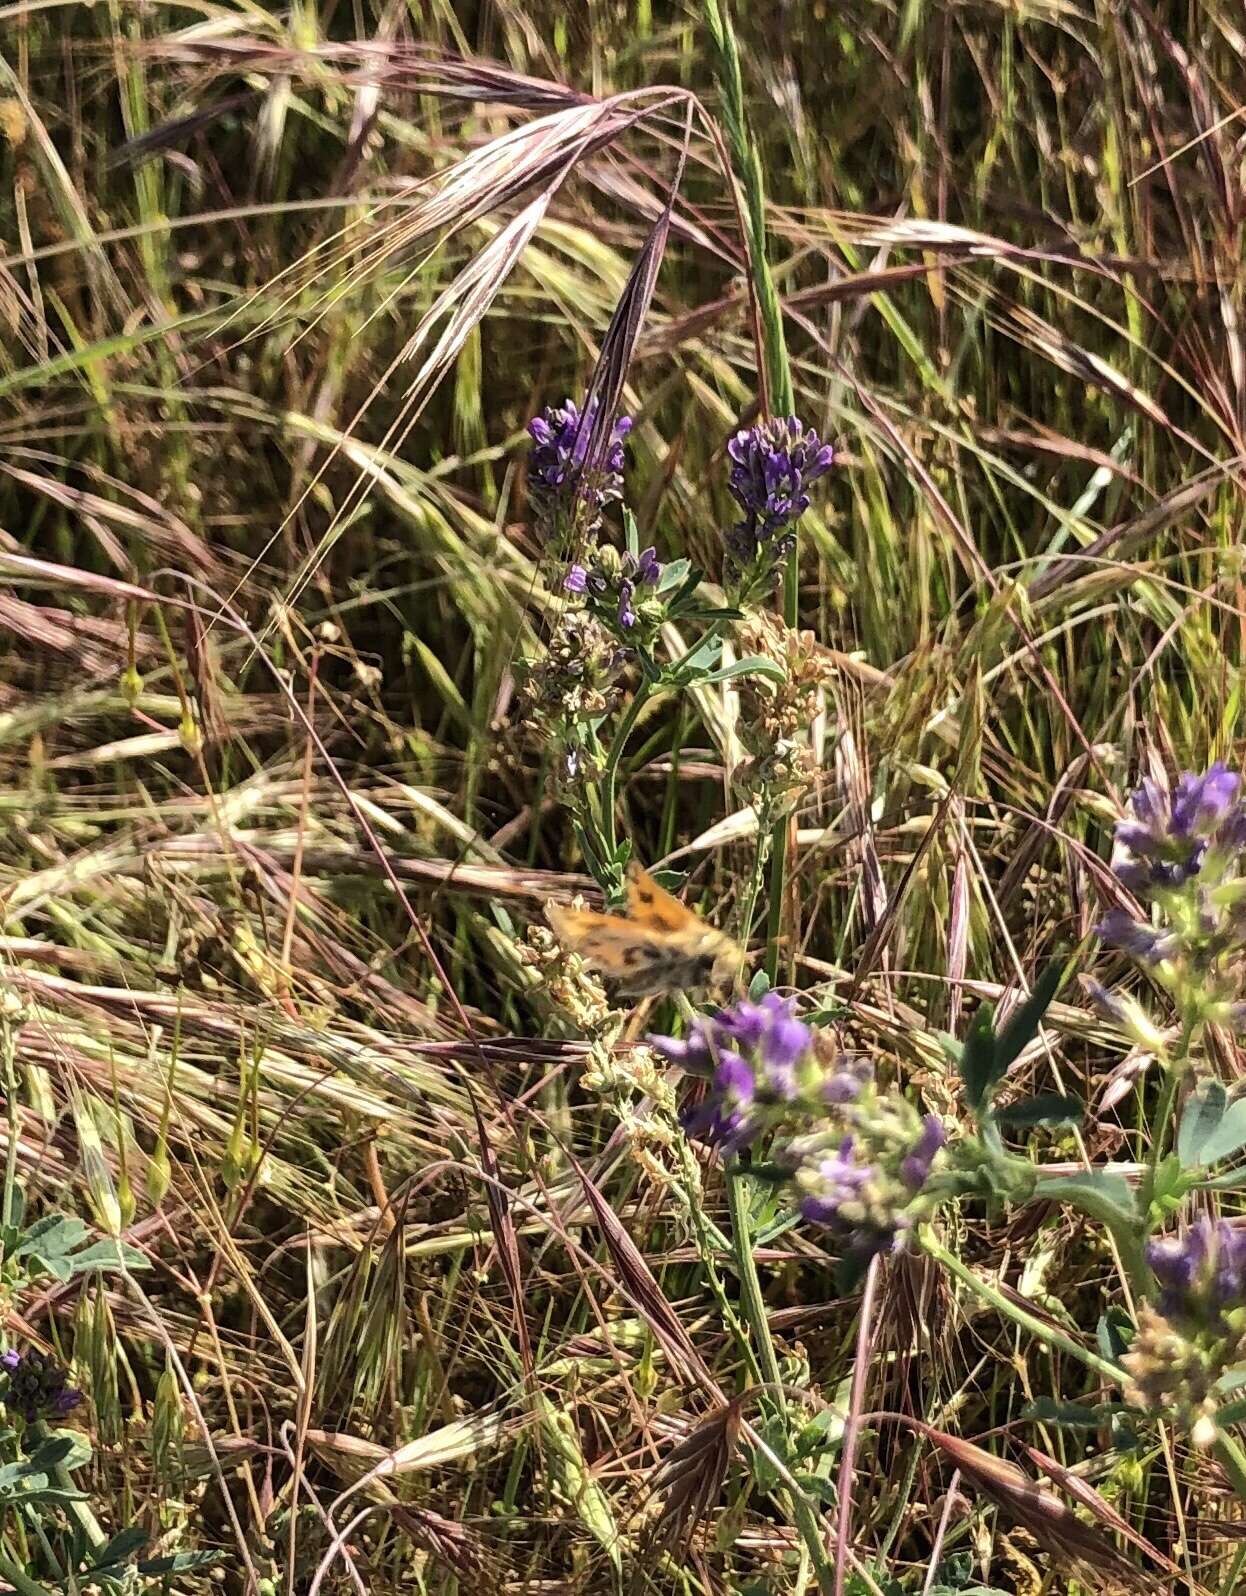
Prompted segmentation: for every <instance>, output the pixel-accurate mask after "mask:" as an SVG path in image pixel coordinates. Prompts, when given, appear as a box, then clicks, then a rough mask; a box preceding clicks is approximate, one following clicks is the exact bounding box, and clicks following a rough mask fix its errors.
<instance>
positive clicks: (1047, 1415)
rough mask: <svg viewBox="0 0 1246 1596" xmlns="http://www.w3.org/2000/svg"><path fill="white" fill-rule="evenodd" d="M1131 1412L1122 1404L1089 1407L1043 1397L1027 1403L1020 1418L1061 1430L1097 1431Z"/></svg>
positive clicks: (1105, 1403) (1098, 1404) (1100, 1403)
mask: <svg viewBox="0 0 1246 1596" xmlns="http://www.w3.org/2000/svg"><path fill="white" fill-rule="evenodd" d="M1133 1411H1134V1410H1133V1409H1132V1408H1130V1407H1129V1406H1127V1404H1125V1403H1124V1402H1099V1403H1096V1404H1095V1405H1094V1406H1093V1407H1091V1406H1088V1405H1087V1404H1086V1403H1083V1402H1058V1401H1057V1400H1056V1399H1055V1397H1046V1396H1045V1397H1037V1398H1036V1399H1035V1400H1034V1401H1033V1402H1031V1403H1029V1404H1028V1405H1027V1406H1026V1407H1025V1408H1024V1409H1023V1410H1022V1413H1021V1417H1022V1418H1023V1419H1032V1420H1034V1421H1035V1422H1036V1423H1038V1424H1050V1425H1054V1426H1056V1427H1058V1428H1060V1429H1063V1430H1098V1429H1101V1428H1102V1427H1103V1426H1104V1425H1105V1424H1107V1423H1109V1422H1110V1421H1111V1420H1112V1419H1114V1418H1116V1417H1117V1416H1118V1414H1121V1413H1132V1412H1133Z"/></svg>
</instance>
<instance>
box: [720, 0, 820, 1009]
mask: <svg viewBox="0 0 1246 1596" xmlns="http://www.w3.org/2000/svg"><path fill="white" fill-rule="evenodd" d="M704 8H705V20H706V24H707V26H708V28H709V31H710V37H711V38H712V39H713V41H714V50H715V72H716V75H717V78H718V89H719V93H720V95H721V96H722V111H723V121H724V122H725V123H726V127H727V138H728V140H729V142H730V145H731V155H732V159H733V161H734V163H735V168H736V173H737V175H738V177H739V179H740V182H741V185H742V186H743V189H744V200H745V205H746V207H747V214H748V240H747V242H748V256H749V261H748V265H749V273H750V275H751V277H752V281H753V287H754V291H755V293H756V296H757V303H758V307H759V311H760V317H761V327H762V332H763V349H762V355H763V359H764V372H763V373H762V375H763V376H764V379H765V388H764V390H763V394H762V408H763V410H767V411H770V412H771V413H772V414H775V415H783V416H786V415H790V414H791V413H792V410H793V409H794V408H795V403H796V394H795V389H794V387H793V384H792V367H791V362H790V360H789V359H788V353H787V340H786V338H785V337H784V334H783V309H782V306H781V305H780V303H779V294H778V290H777V289H776V288H775V285H774V276H773V274H772V272H771V270H770V260H769V257H768V255H767V251H766V243H767V240H766V191H765V185H764V183H763V180H762V165H761V155H760V153H759V151H758V148H757V141H756V139H755V138H754V137H753V135H752V133H751V132H750V131H749V126H748V119H747V117H746V115H745V110H744V82H743V78H742V76H741V73H740V51H739V47H738V45H737V43H736V37H735V30H734V29H733V27H732V26H731V18H730V16H729V14H728V12H727V9H726V3H725V0H724V3H723V4H722V5H720V4H719V0H704ZM783 618H784V620H785V621H786V622H787V624H788V625H789V626H796V625H797V624H798V623H799V620H800V551H799V549H798V548H797V547H796V546H795V545H793V547H792V550H791V552H790V553H789V555H788V557H787V563H786V565H785V567H784V571H783ZM787 834H788V823H787V819H786V817H783V818H780V819H779V820H777V821H776V822H775V824H774V827H773V830H772V832H771V844H770V915H769V920H768V922H767V926H766V970H767V973H768V974H769V976H770V979H771V980H772V981H773V980H775V979H776V978H777V976H778V970H779V951H780V948H781V946H782V930H783V887H784V877H785V875H786V873H787Z"/></svg>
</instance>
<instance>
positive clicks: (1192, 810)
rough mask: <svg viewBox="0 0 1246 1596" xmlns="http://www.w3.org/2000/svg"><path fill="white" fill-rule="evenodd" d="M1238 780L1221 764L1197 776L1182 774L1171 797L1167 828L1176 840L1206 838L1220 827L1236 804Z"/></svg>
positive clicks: (1219, 761) (1239, 778)
mask: <svg viewBox="0 0 1246 1596" xmlns="http://www.w3.org/2000/svg"><path fill="white" fill-rule="evenodd" d="M1241 785H1242V778H1241V777H1240V776H1238V775H1235V774H1234V773H1233V772H1232V771H1231V770H1229V769H1228V767H1227V766H1226V765H1225V764H1224V763H1223V761H1222V760H1219V759H1218V760H1217V761H1216V763H1215V764H1214V765H1213V766H1212V767H1211V769H1210V770H1207V771H1204V772H1203V774H1202V775H1201V776H1196V775H1194V774H1193V773H1192V772H1186V774H1184V775H1183V776H1182V777H1181V778H1180V779H1179V780H1178V782H1177V785H1176V788H1175V789H1174V791H1173V795H1172V814H1171V818H1170V820H1169V827H1170V830H1171V831H1172V834H1173V835H1174V836H1176V837H1210V836H1212V835H1213V834H1214V833H1215V832H1216V831H1218V830H1219V829H1220V827H1221V826H1222V825H1224V823H1225V821H1226V820H1228V819H1229V817H1230V815H1231V814H1232V813H1233V810H1234V807H1235V805H1236V803H1237V794H1238V789H1239V788H1240V787H1241Z"/></svg>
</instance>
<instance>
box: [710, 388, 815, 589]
mask: <svg viewBox="0 0 1246 1596" xmlns="http://www.w3.org/2000/svg"><path fill="white" fill-rule="evenodd" d="M727 453H728V454H729V455H730V457H731V461H732V466H731V478H730V482H729V484H728V485H729V487H730V489H731V494H732V497H733V498H734V499H735V501H736V503H737V504H738V505H739V506H740V508H741V510H743V512H744V516H743V519H742V520H740V521H738V522H737V523H736V525H735V526H734V527H733V528H732V530H731V532H730V534H729V535H728V540H727V541H728V546H729V548H730V550H731V553H732V554H733V555H734V556H735V558H736V559H737V560H738V561H739V563H740V564H741V565H742V566H749V565H751V564H752V563H753V561H754V560H755V559H756V558H757V557H758V555H759V554H760V553H761V552H762V550H763V549H765V550H766V552H767V553H768V554H770V555H771V556H772V557H775V558H777V557H779V556H780V555H782V553H783V552H784V551H785V549H786V547H787V546H788V544H789V539H788V538H787V537H785V535H784V534H785V533H787V530H788V528H790V527H791V526H792V525H793V523H794V522H796V521H797V520H799V518H800V517H801V516H802V515H803V514H804V512H805V511H806V510H807V509H808V508H809V491H808V490H809V487H810V485H811V484H812V483H814V482H816V481H817V479H818V478H819V477H820V476H822V475H823V474H824V473H825V472H827V471H828V470H829V469H830V467H831V462H832V461H833V460H834V458H835V451H834V449H833V448H832V447H831V445H830V444H829V443H823V442H822V440H821V439H820V438H819V437H818V435H817V433H816V432H815V431H814V430H813V428H812V427H808V428H806V427H805V425H804V423H803V422H802V421H800V420H799V419H798V418H797V417H796V416H787V417H786V418H785V417H776V418H775V419H773V420H771V421H763V422H759V423H758V424H757V425H756V426H754V427H749V428H747V429H746V430H744V431H742V432H737V433H736V435H735V437H734V438H732V440H731V442H730V443H729V444H728V445H727Z"/></svg>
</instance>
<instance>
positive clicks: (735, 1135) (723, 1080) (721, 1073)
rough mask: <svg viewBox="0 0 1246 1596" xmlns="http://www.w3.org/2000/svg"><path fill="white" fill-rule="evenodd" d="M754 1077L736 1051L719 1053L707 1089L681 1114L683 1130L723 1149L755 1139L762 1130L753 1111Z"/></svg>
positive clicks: (734, 1149)
mask: <svg viewBox="0 0 1246 1596" xmlns="http://www.w3.org/2000/svg"><path fill="white" fill-rule="evenodd" d="M756 1098H757V1080H756V1077H755V1075H754V1074H753V1069H752V1066H751V1065H750V1064H749V1062H748V1061H747V1059H744V1058H741V1056H740V1055H739V1054H738V1053H722V1054H720V1055H719V1060H718V1065H717V1068H716V1069H715V1070H714V1075H713V1079H712V1081H711V1083H710V1089H709V1091H708V1092H707V1093H706V1095H705V1097H704V1099H703V1100H702V1101H701V1102H700V1103H698V1104H697V1105H696V1106H695V1107H693V1108H690V1109H685V1110H684V1112H683V1113H682V1114H681V1115H680V1124H681V1125H682V1126H683V1129H684V1133H685V1134H686V1135H688V1136H691V1137H693V1138H694V1139H696V1140H697V1141H705V1142H709V1143H710V1145H711V1146H714V1147H721V1148H722V1150H723V1151H724V1152H728V1153H730V1152H736V1151H738V1150H739V1149H740V1148H742V1147H747V1146H748V1145H749V1143H750V1142H752V1141H753V1140H755V1138H756V1136H757V1134H758V1132H759V1131H760V1129H761V1125H760V1122H759V1121H758V1120H757V1118H756V1116H755V1115H754V1114H753V1112H752V1110H753V1105H754V1103H755V1101H756Z"/></svg>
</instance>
